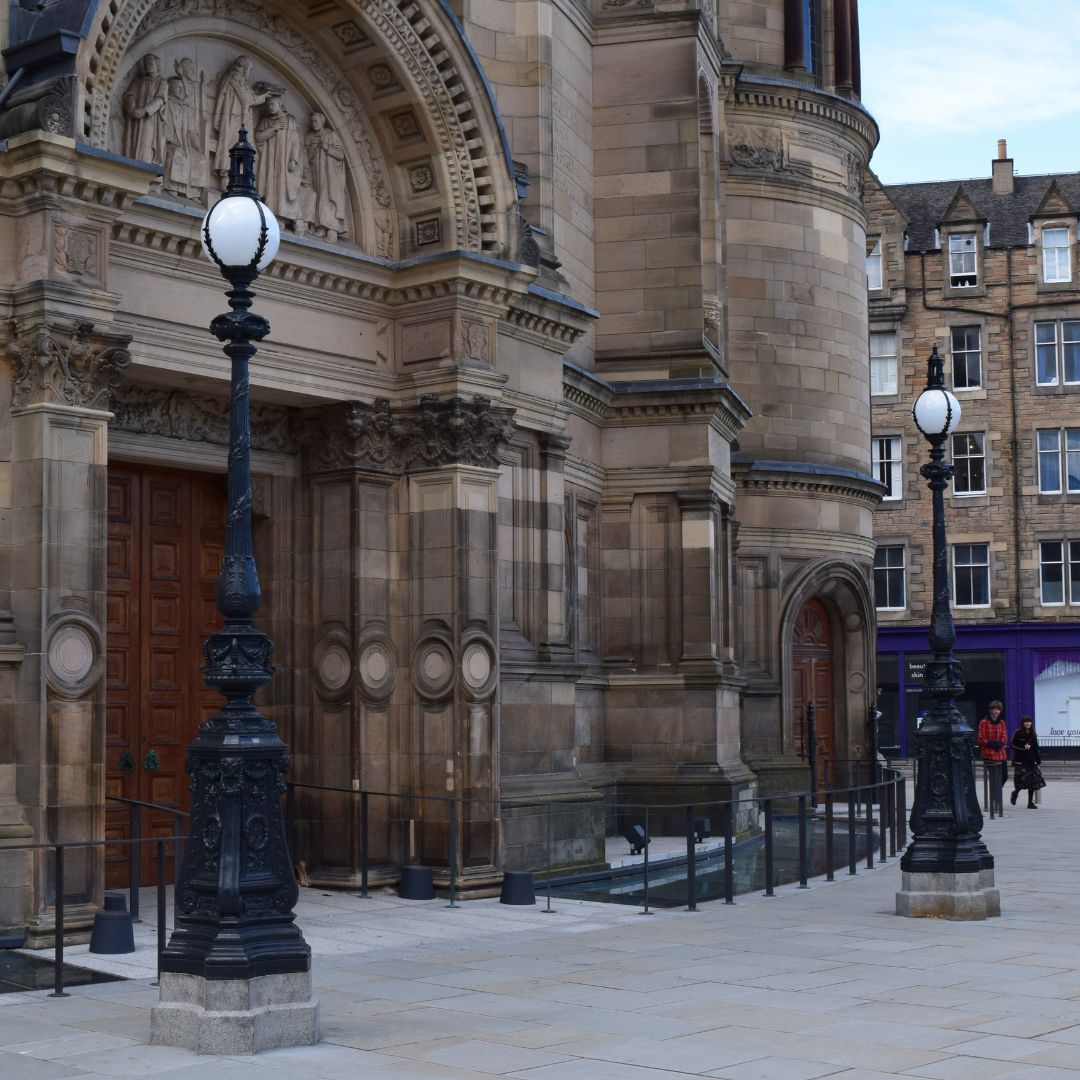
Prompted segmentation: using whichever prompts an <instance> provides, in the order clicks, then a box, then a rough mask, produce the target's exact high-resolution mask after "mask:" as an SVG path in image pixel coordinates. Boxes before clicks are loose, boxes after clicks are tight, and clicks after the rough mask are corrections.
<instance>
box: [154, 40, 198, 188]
mask: <svg viewBox="0 0 1080 1080" xmlns="http://www.w3.org/2000/svg"><path fill="white" fill-rule="evenodd" d="M202 90H203V88H202V84H201V83H197V82H196V81H195V65H194V63H193V62H192V61H191V59H190V58H189V57H186V56H185V57H184V58H183V59H182V60H178V61H177V62H176V74H175V75H173V76H172V78H170V79H169V83H168V99H167V101H166V103H165V162H164V165H165V175H164V177H163V179H162V186H163V187H164V188H165V190H166V191H169V192H172V194H174V195H182V196H187V197H188V198H192V199H198V198H199V197H200V196H201V195H202V192H203V189H204V188H205V187H206V183H207V175H206V144H205V142H204V112H205V110H204V108H203V94H202Z"/></svg>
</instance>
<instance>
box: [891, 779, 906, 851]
mask: <svg viewBox="0 0 1080 1080" xmlns="http://www.w3.org/2000/svg"><path fill="white" fill-rule="evenodd" d="M902 783H903V778H902V777H901V778H900V779H894V780H893V782H892V783H891V784H890V785H889V787H890V791H889V854H890V855H892V856H893V857H894V858H895V857H896V829H897V825H896V823H897V821H898V820H899V818H900V795H899V792H900V788H899V785H900V784H902Z"/></svg>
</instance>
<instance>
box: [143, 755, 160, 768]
mask: <svg viewBox="0 0 1080 1080" xmlns="http://www.w3.org/2000/svg"><path fill="white" fill-rule="evenodd" d="M142 765H143V768H144V769H145V770H146V771H147V772H157V771H158V769H160V768H161V758H159V757H158V753H157V751H156V750H151V751H150V753H148V754H147V755H146V757H145V758H143V763H142Z"/></svg>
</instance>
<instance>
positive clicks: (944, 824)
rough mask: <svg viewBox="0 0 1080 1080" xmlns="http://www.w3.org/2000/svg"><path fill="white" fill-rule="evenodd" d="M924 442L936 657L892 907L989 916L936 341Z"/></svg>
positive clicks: (919, 411) (993, 900)
mask: <svg viewBox="0 0 1080 1080" xmlns="http://www.w3.org/2000/svg"><path fill="white" fill-rule="evenodd" d="M912 413H913V416H914V419H915V424H916V426H917V427H918V428H919V430H920V431H921V432H922V433H923V435H925V436H926V439H927V441H928V442H929V443H930V460H929V461H928V462H926V463H925V464H924V465H923V466H922V468H921V469H920V470H919V472H920V474H921V475H922V476H923V477H924V478H925V480H926V481H927V486H928V487H929V488H930V492H931V496H932V503H933V517H932V529H933V597H934V599H933V609H932V612H931V616H930V634H929V637H930V649H931V652H932V654H933V655H932V659H931V660H930V661H929V663H928V664H927V665H926V674H925V680H924V683H923V687H924V690H925V691H926V693H928V694H930V695H931V697H933V699H934V703H933V705H932V707H931V709H930V714H929V716H928V717H927V718H926V719H925V720H924V721H923V723H922V726H921V727H920V728H919V730H918V731H917V732H916V734H915V753H916V763H917V771H916V783H915V797H914V800H913V802H912V808H911V821H910V824H911V835H912V840H911V844H910V845H909V846H908V849H907V851H905V852H904V855H903V857H902V858H901V860H900V869H901V871H902V875H903V887H902V889H901V891H900V892H898V893H897V894H896V913H897V914H898V915H908V916H915V917H938V918H942V917H943V918H952V919H985V918H987V917H988V916H991V915H999V914H1000V913H1001V901H1000V897H999V894H998V891H997V889H995V888H994V858H993V856H992V855H991V854H990V852H989V851H988V850H987V847H986V845H985V844H984V843H983V841H982V839H981V837H980V830H981V829H982V824H983V818H982V811H981V810H980V809H979V800H978V793H977V791H976V788H975V769H974V765H973V763H972V756H971V748H972V738H973V732H972V730H971V727H970V725H969V724H968V722H967V721H966V720H965V719H964V716H963V714H962V713H961V712H960V710H959V709H958V708H957V707H956V699H957V697H959V696H960V694H962V693H963V690H964V679H963V671H962V668H961V665H960V661H959V660H957V659H956V657H955V656H954V655H953V647H954V646H955V644H956V627H955V625H954V623H953V617H952V609H951V604H950V595H949V549H948V545H947V541H946V535H945V488H946V487H947V485H948V483H949V480H950V479H951V478H952V475H953V471H954V470H953V466H952V465H951V464H949V463H948V462H947V461H946V460H945V444H946V442H947V440H948V438H949V435H950V434H951V433H952V431H953V430H954V429H955V427H956V424H957V423H958V421H959V419H960V406H959V404H958V402H957V401H956V398H955V397H953V395H952V394H951V393H949V391H947V390H946V389H945V364H944V361H943V359H942V357H941V356H940V355H939V354H938V350H937V346H935V347H934V350H933V352H932V353H931V355H930V359H929V364H928V376H927V382H926V389H925V390H924V391H923V393H922V394H920V395H919V399H918V400H917V401H916V402H915V407H914V409H913V410H912Z"/></svg>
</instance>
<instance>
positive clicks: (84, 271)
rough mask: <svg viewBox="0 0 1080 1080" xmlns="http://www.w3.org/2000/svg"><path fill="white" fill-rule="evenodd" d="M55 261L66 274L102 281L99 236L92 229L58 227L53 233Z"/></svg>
mask: <svg viewBox="0 0 1080 1080" xmlns="http://www.w3.org/2000/svg"><path fill="white" fill-rule="evenodd" d="M53 261H54V262H55V263H56V266H57V269H59V270H62V271H63V272H64V273H66V274H71V275H73V276H75V277H86V278H92V279H94V280H100V279H101V262H100V245H99V236H98V234H97V233H96V232H93V231H92V230H90V229H79V228H73V227H72V226H70V225H60V224H58V225H56V226H55V229H54V231H53Z"/></svg>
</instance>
